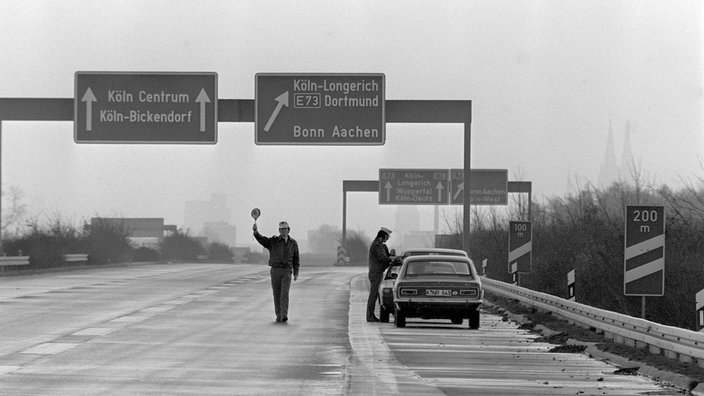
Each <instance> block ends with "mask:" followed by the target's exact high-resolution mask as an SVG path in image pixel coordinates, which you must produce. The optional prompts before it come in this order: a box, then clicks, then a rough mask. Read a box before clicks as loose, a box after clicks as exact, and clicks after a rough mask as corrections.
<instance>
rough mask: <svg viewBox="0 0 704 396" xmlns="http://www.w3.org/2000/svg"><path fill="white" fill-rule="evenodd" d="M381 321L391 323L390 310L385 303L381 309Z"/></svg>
mask: <svg viewBox="0 0 704 396" xmlns="http://www.w3.org/2000/svg"><path fill="white" fill-rule="evenodd" d="M379 322H384V323H389V310H388V309H386V308H384V306H383V305H382V306H381V308H380V309H379Z"/></svg>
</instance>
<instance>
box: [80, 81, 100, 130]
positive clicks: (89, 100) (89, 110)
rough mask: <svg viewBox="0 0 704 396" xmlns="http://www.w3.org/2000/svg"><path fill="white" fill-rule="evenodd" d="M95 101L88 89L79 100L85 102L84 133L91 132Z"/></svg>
mask: <svg viewBox="0 0 704 396" xmlns="http://www.w3.org/2000/svg"><path fill="white" fill-rule="evenodd" d="M97 101H98V99H97V98H96V97H95V95H93V91H92V90H91V89H90V87H88V89H86V93H85V94H84V95H83V98H82V99H81V102H86V131H92V130H93V102H97Z"/></svg>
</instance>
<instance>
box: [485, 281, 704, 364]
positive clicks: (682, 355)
mask: <svg viewBox="0 0 704 396" xmlns="http://www.w3.org/2000/svg"><path fill="white" fill-rule="evenodd" d="M482 285H483V286H484V287H485V288H486V290H487V291H489V292H491V293H495V294H499V295H502V296H505V297H508V298H513V299H516V300H519V301H521V302H523V303H525V304H527V305H530V306H533V307H536V308H538V309H541V310H544V311H549V312H552V313H554V314H556V315H558V316H560V317H563V318H565V319H566V320H567V321H569V322H573V323H575V324H577V325H580V326H583V327H587V328H591V329H594V330H595V331H597V332H599V333H603V334H604V336H605V337H606V338H609V339H613V340H614V341H615V342H617V343H621V344H626V345H629V346H634V347H637V348H648V350H649V351H650V353H652V354H662V355H665V356H667V357H668V358H671V359H679V360H680V361H681V362H693V361H696V363H697V364H698V365H699V366H700V367H704V333H700V332H697V331H692V330H686V329H681V328H679V327H673V326H666V325H662V324H659V323H655V322H650V321H648V320H645V319H640V318H635V317H633V316H628V315H623V314H619V313H615V312H612V311H607V310H603V309H599V308H594V307H590V306H588V305H584V304H580V303H577V302H574V301H569V300H566V299H564V298H560V297H556V296H553V295H550V294H546V293H541V292H536V291H533V290H530V289H526V288H524V287H520V286H516V285H512V284H509V283H505V282H500V281H497V280H493V279H488V278H482Z"/></svg>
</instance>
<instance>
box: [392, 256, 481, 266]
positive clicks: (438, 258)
mask: <svg viewBox="0 0 704 396" xmlns="http://www.w3.org/2000/svg"><path fill="white" fill-rule="evenodd" d="M412 261H461V262H465V263H474V262H473V261H472V259H470V258H469V257H467V256H455V255H448V254H424V255H419V256H408V257H406V258H405V259H404V260H403V262H404V264H405V263H408V262H412Z"/></svg>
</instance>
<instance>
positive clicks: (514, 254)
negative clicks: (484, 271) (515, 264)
mask: <svg viewBox="0 0 704 396" xmlns="http://www.w3.org/2000/svg"><path fill="white" fill-rule="evenodd" d="M531 250H533V241H530V242H526V243H525V244H523V245H521V246H519V247H517V248H516V249H515V250H512V251H510V252H508V261H509V262H511V261H513V260H516V259H517V258H519V257H521V256H523V255H524V254H526V253H529V252H530V251H531Z"/></svg>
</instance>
